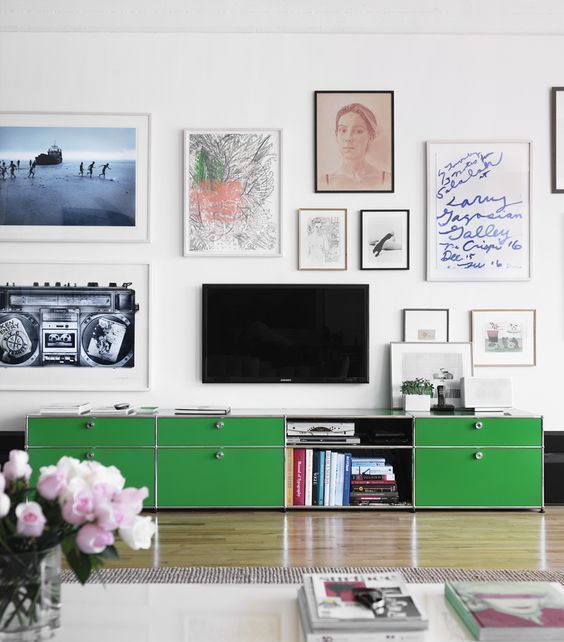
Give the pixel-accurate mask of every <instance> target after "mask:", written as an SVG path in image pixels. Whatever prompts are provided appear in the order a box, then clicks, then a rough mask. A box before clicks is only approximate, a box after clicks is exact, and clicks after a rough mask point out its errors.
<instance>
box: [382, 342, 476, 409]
mask: <svg viewBox="0 0 564 642" xmlns="http://www.w3.org/2000/svg"><path fill="white" fill-rule="evenodd" d="M390 357H391V369H390V372H391V389H392V408H401V405H402V403H401V402H402V399H401V384H402V381H407V380H409V379H417V378H422V379H429V380H430V381H431V383H432V384H433V399H434V400H435V403H436V402H437V386H443V389H444V395H445V402H446V403H447V404H451V405H453V406H455V407H456V408H460V407H461V406H462V399H461V383H460V378H461V377H471V376H472V344H471V343H470V342H452V343H439V342H437V343H424V342H422V341H421V342H417V341H416V342H408V343H391V344H390Z"/></svg>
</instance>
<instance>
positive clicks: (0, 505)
mask: <svg viewBox="0 0 564 642" xmlns="http://www.w3.org/2000/svg"><path fill="white" fill-rule="evenodd" d="M10 506H11V501H10V498H9V497H8V495H6V493H0V518H1V517H6V515H7V514H8V513H9V512H10Z"/></svg>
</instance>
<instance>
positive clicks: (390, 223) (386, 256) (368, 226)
mask: <svg viewBox="0 0 564 642" xmlns="http://www.w3.org/2000/svg"><path fill="white" fill-rule="evenodd" d="M360 269H361V270H409V210H360Z"/></svg>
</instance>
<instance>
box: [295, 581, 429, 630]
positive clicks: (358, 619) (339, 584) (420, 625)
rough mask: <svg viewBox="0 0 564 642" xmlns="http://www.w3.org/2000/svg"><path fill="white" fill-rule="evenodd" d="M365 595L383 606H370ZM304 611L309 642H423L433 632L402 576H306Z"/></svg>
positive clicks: (302, 590)
mask: <svg viewBox="0 0 564 642" xmlns="http://www.w3.org/2000/svg"><path fill="white" fill-rule="evenodd" d="M362 589H377V590H378V591H377V592H378V595H379V596H380V598H381V599H380V601H379V602H378V603H374V604H373V607H372V608H369V606H365V605H364V603H363V602H362V601H359V600H358V597H361V596H358V592H359V590H360V592H361V593H362V592H363V591H362ZM355 594H356V595H357V597H355ZM371 594H372V595H373V593H371ZM298 608H299V612H300V620H301V624H302V630H303V633H304V638H305V642H327V641H328V640H330V641H331V642H422V641H423V640H425V630H426V629H428V627H429V622H428V620H427V619H426V618H425V617H424V616H423V615H422V613H421V611H420V610H419V608H418V606H417V604H416V603H415V602H414V600H413V598H412V597H411V595H409V593H408V591H407V587H406V585H405V581H404V579H403V576H402V575H401V573H373V574H364V573H363V574H351V573H336V574H324V573H314V574H310V575H304V583H303V586H302V587H300V589H299V591H298Z"/></svg>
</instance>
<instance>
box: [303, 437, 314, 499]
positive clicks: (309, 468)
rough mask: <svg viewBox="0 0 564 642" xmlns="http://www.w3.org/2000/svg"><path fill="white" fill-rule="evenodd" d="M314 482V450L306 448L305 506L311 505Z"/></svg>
mask: <svg viewBox="0 0 564 642" xmlns="http://www.w3.org/2000/svg"><path fill="white" fill-rule="evenodd" d="M312 484H313V450H312V449H311V448H308V449H307V450H306V465H305V506H311V500H312Z"/></svg>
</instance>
